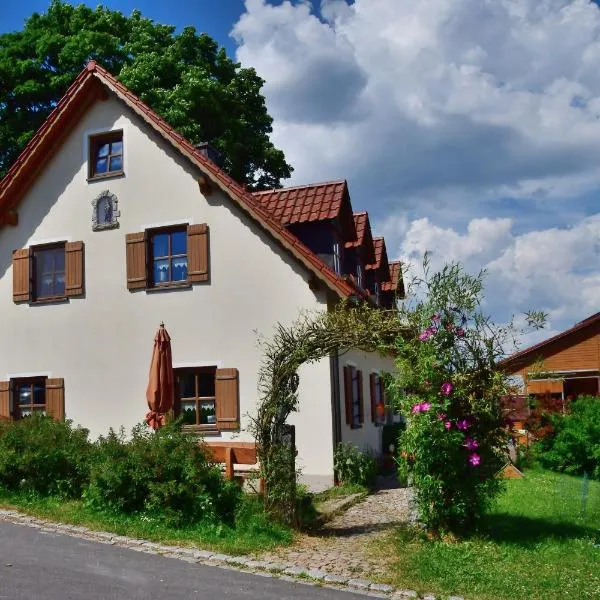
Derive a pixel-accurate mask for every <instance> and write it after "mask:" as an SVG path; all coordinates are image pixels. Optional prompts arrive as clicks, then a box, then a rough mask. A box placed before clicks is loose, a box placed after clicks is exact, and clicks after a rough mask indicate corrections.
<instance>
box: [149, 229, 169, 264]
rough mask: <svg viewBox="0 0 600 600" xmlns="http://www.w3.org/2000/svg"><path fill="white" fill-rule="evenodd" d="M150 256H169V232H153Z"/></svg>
mask: <svg viewBox="0 0 600 600" xmlns="http://www.w3.org/2000/svg"><path fill="white" fill-rule="evenodd" d="M152 256H153V257H154V258H159V257H161V256H169V234H168V233H155V234H154V235H153V236H152Z"/></svg>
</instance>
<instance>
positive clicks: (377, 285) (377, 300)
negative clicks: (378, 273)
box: [374, 281, 380, 306]
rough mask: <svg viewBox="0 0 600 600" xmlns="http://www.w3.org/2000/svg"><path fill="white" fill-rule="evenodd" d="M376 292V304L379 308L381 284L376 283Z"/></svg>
mask: <svg viewBox="0 0 600 600" xmlns="http://www.w3.org/2000/svg"><path fill="white" fill-rule="evenodd" d="M374 288H375V290H374V292H375V304H377V306H379V300H380V298H379V283H378V282H377V281H376V282H375V285H374Z"/></svg>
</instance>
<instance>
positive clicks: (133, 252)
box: [125, 231, 148, 290]
mask: <svg viewBox="0 0 600 600" xmlns="http://www.w3.org/2000/svg"><path fill="white" fill-rule="evenodd" d="M125 243H126V246H127V289H128V290H142V289H145V288H146V287H148V266H147V265H148V259H147V244H146V232H145V231H141V232H140V233H128V234H127V235H126V236H125Z"/></svg>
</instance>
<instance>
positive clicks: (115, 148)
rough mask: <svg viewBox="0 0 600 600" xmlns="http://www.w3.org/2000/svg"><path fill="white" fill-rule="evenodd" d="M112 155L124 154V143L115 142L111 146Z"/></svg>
mask: <svg viewBox="0 0 600 600" xmlns="http://www.w3.org/2000/svg"><path fill="white" fill-rule="evenodd" d="M110 153H111V154H123V142H122V141H118V142H113V143H112V144H111V148H110Z"/></svg>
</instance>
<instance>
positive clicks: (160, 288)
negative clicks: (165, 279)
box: [146, 281, 192, 292]
mask: <svg viewBox="0 0 600 600" xmlns="http://www.w3.org/2000/svg"><path fill="white" fill-rule="evenodd" d="M191 287H192V283H191V281H178V282H176V283H164V284H162V285H154V286H152V287H147V288H146V291H147V292H168V291H169V290H182V289H183V290H189V289H191Z"/></svg>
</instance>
